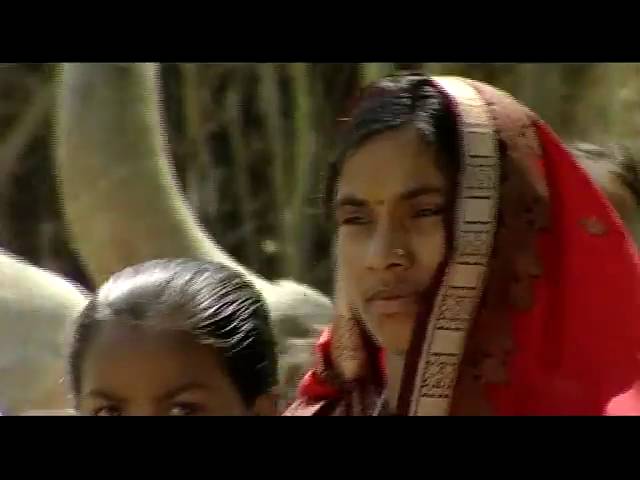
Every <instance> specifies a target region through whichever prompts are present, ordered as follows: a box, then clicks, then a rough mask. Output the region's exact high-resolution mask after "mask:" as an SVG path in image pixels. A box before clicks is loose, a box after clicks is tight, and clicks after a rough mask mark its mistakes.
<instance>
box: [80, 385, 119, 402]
mask: <svg viewBox="0 0 640 480" xmlns="http://www.w3.org/2000/svg"><path fill="white" fill-rule="evenodd" d="M84 396H86V397H94V398H100V399H102V400H107V401H108V402H115V403H122V402H124V399H123V398H120V397H118V396H117V395H113V394H112V393H109V392H107V391H105V390H101V389H99V388H96V389H94V390H90V391H89V392H87V393H86V395H84Z"/></svg>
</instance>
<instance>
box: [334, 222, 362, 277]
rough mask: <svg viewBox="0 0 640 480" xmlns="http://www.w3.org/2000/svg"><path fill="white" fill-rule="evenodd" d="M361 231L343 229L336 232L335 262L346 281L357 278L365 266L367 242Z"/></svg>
mask: <svg viewBox="0 0 640 480" xmlns="http://www.w3.org/2000/svg"><path fill="white" fill-rule="evenodd" d="M361 230H363V229H343V230H340V231H339V232H338V236H337V239H336V260H337V264H338V265H339V266H340V273H341V274H342V275H343V276H344V277H345V278H347V279H353V277H357V276H358V272H360V271H362V270H363V269H364V266H365V260H366V258H365V252H366V251H367V242H368V241H367V238H366V237H365V236H364V235H363V234H362V232H361Z"/></svg>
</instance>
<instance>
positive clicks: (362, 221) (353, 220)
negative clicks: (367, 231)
mask: <svg viewBox="0 0 640 480" xmlns="http://www.w3.org/2000/svg"><path fill="white" fill-rule="evenodd" d="M367 223H369V220H368V219H367V218H365V217H363V216H361V215H352V216H350V217H345V218H343V219H341V220H340V225H366V224H367Z"/></svg>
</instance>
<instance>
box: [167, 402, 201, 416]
mask: <svg viewBox="0 0 640 480" xmlns="http://www.w3.org/2000/svg"><path fill="white" fill-rule="evenodd" d="M201 411H202V408H201V407H200V406H199V405H196V404H195V403H176V404H174V405H173V406H172V407H171V410H169V416H171V417H189V416H192V415H197V414H198V413H199V412H201Z"/></svg>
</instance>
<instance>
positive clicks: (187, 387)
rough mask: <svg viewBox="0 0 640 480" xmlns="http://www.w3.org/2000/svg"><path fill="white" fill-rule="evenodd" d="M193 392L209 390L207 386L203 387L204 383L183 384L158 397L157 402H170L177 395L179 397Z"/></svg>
mask: <svg viewBox="0 0 640 480" xmlns="http://www.w3.org/2000/svg"><path fill="white" fill-rule="evenodd" d="M194 390H206V391H209V390H211V389H210V387H209V386H207V385H205V384H204V383H199V382H187V383H185V384H182V385H180V386H178V387H176V388H172V389H171V390H169V391H167V392H166V393H164V394H162V395H160V397H158V399H159V400H170V399H172V398H174V397H177V396H178V395H181V394H183V393H186V392H191V391H194Z"/></svg>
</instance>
